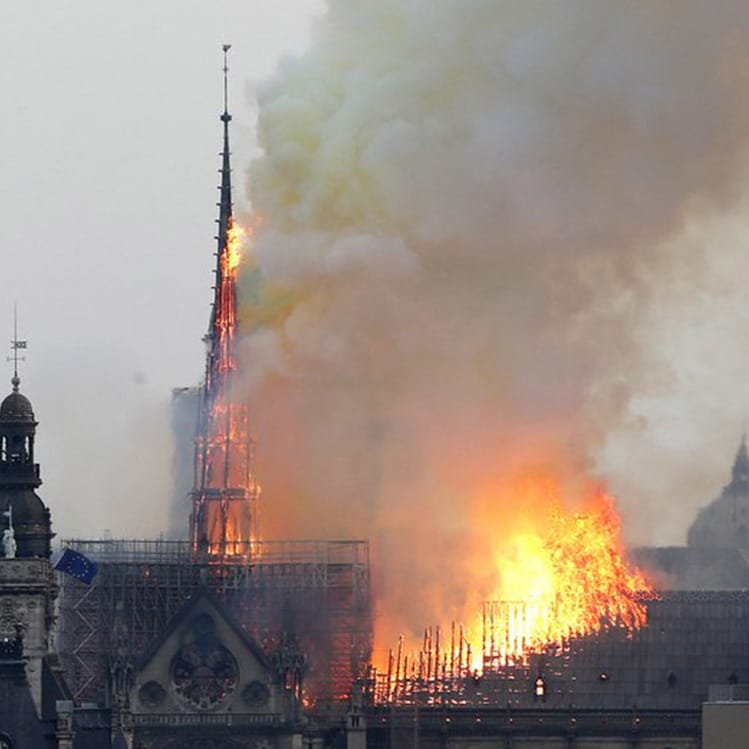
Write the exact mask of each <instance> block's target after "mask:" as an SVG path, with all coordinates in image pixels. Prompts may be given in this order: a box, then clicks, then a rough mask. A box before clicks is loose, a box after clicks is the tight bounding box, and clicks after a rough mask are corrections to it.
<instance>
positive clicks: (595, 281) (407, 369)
mask: <svg viewBox="0 0 749 749" xmlns="http://www.w3.org/2000/svg"><path fill="white" fill-rule="evenodd" d="M748 31H749V6H747V4H746V3H745V2H743V0H737V1H736V2H733V1H731V0H723V1H722V2H720V3H718V4H717V6H716V5H714V4H709V3H704V2H700V1H699V0H696V1H695V2H688V1H686V0H681V1H680V2H669V1H668V0H661V1H658V2H652V0H648V1H647V2H645V1H644V0H643V1H640V2H638V1H634V0H633V1H632V2H627V3H622V2H600V0H578V1H576V2H568V3H564V4H563V5H562V4H560V3H557V2H553V1H552V0H544V1H534V0H516V1H513V0H504V1H503V2H496V0H439V2H435V0H331V2H330V7H329V11H328V13H327V15H326V16H325V17H324V18H323V19H321V21H320V22H319V25H318V27H317V29H316V36H315V42H314V44H313V45H312V47H311V49H310V50H309V51H308V52H307V53H306V54H305V55H304V56H302V57H298V58H295V59H288V60H286V61H285V62H284V63H283V64H282V65H281V67H280V69H279V70H278V72H277V74H276V76H275V77H274V79H273V80H272V81H270V82H269V83H268V84H267V86H266V87H265V89H264V90H263V91H262V93H261V95H260V99H259V128H258V132H259V138H260V144H261V147H262V150H263V153H262V155H261V156H260V157H259V158H258V159H257V160H256V161H255V162H254V163H253V164H252V167H251V170H250V175H249V180H250V189H251V194H252V201H253V210H254V212H255V215H256V216H257V217H258V218H259V220H260V222H261V224H260V227H259V229H258V232H257V237H256V243H255V247H254V250H253V263H254V265H253V266H252V267H246V268H245V272H244V275H243V280H242V283H243V287H244V288H243V309H242V310H241V312H242V319H243V324H244V325H245V328H246V334H247V335H246V338H245V341H244V351H243V353H244V360H245V365H246V369H247V372H248V392H249V397H250V398H251V402H252V409H253V414H254V418H255V429H256V431H257V434H258V437H259V447H258V461H259V463H258V464H259V477H260V480H261V482H262V484H263V485H264V503H263V515H262V518H261V527H262V531H263V534H264V535H265V536H279V535H284V536H289V535H295V536H308V537H316V536H325V537H333V536H338V537H368V538H370V539H371V541H372V545H373V553H374V555H375V561H376V564H377V569H378V578H377V585H378V592H379V593H380V597H379V599H378V601H379V603H378V606H380V612H379V613H380V615H381V618H380V621H381V622H384V623H386V624H384V625H382V626H381V627H380V629H379V630H378V637H380V638H381V641H380V642H381V644H383V645H384V644H388V642H389V641H391V639H392V638H393V637H394V634H395V632H397V631H413V630H416V629H417V628H418V627H419V626H423V625H424V624H427V623H430V622H433V621H444V620H445V618H446V616H449V615H456V616H460V615H461V611H462V607H464V606H465V605H467V604H472V603H473V602H474V599H475V600H478V598H480V597H481V595H482V594H486V593H487V592H488V591H489V586H490V585H491V584H492V583H491V581H490V578H491V574H489V573H491V572H492V570H491V566H492V553H491V550H492V549H493V548H494V547H496V546H498V545H501V543H502V539H503V537H505V536H506V533H507V531H508V530H509V529H510V528H512V527H513V522H514V521H513V517H514V511H515V506H514V503H513V499H512V496H513V494H512V491H511V489H512V487H513V486H515V485H516V483H517V482H518V481H521V482H522V480H523V477H524V476H527V475H530V474H533V475H544V476H547V475H548V476H553V477H554V480H555V481H556V482H557V483H559V484H560V485H562V486H563V487H564V490H565V492H569V493H570V494H571V495H572V494H574V492H573V491H572V489H574V487H575V485H576V484H586V483H587V482H588V481H589V480H590V477H591V476H592V475H593V474H594V473H595V460H596V456H597V455H598V454H599V452H600V450H601V449H602V447H603V445H604V444H605V439H606V435H607V433H608V431H609V430H610V429H611V428H612V427H613V426H614V425H616V424H619V423H621V421H622V419H625V418H626V417H627V408H628V404H629V403H630V401H631V399H632V397H633V395H635V394H638V393H642V392H645V391H646V390H647V388H648V387H649V384H650V381H651V379H652V378H654V377H657V372H656V371H655V369H654V366H655V362H654V361H653V359H652V357H649V356H647V355H646V354H647V352H644V351H643V347H642V345H641V343H640V342H641V341H642V340H643V339H644V336H645V333H646V331H647V329H648V325H649V324H650V322H651V320H652V317H651V316H652V314H653V313H652V310H653V302H654V292H655V291H656V290H659V289H663V288H664V286H666V285H668V284H671V283H672V282H674V280H675V277H676V275H677V272H676V270H675V269H676V268H677V267H678V268H679V271H678V273H679V274H683V273H696V272H699V268H700V263H701V258H700V257H699V256H697V255H695V254H694V253H692V254H691V255H689V257H688V259H687V261H684V260H683V257H682V255H683V254H686V253H690V252H691V249H688V248H682V247H680V246H679V243H678V242H674V241H672V240H673V238H674V237H675V236H678V235H679V234H680V233H681V232H682V230H683V229H684V227H685V226H686V225H687V224H688V223H690V222H693V221H699V220H700V218H701V217H704V216H709V215H711V214H715V213H716V212H719V211H722V210H724V209H726V208H727V207H729V206H731V205H733V204H734V202H735V201H736V199H737V197H738V196H739V192H740V188H741V182H742V178H743V176H744V170H743V168H742V167H743V163H742V156H743V153H744V148H745V145H746V139H747V135H749V127H748V125H749V123H748V122H747V114H748V113H749V109H748V108H747V104H748V103H749V102H748V100H747V93H748V92H749V86H748V85H747V80H746V74H745V71H746V70H747V69H748V68H747V63H748V62H749V60H748V53H749V41H748V38H747V32H748ZM676 280H678V283H679V284H684V283H685V280H684V277H683V276H679V278H678V279H676ZM645 364H647V366H645ZM539 512H540V513H541V520H542V513H543V510H542V509H541V510H539ZM479 571H480V572H479Z"/></svg>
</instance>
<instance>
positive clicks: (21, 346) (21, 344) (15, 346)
mask: <svg viewBox="0 0 749 749" xmlns="http://www.w3.org/2000/svg"><path fill="white" fill-rule="evenodd" d="M27 345H28V344H27V341H22V340H20V339H19V338H18V305H17V304H13V340H12V341H11V342H10V348H11V351H12V352H13V355H12V356H9V357H8V359H7V360H8V361H12V362H13V377H12V378H11V381H10V383H11V385H13V392H14V393H17V392H18V386H19V385H20V384H21V378H20V377H19V376H18V362H19V361H24V357H23V356H18V352H19V351H25V350H26V348H27Z"/></svg>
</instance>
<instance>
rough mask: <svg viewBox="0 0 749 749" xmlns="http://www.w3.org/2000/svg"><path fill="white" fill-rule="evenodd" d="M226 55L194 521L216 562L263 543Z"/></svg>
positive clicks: (196, 548) (203, 551)
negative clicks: (247, 385)
mask: <svg viewBox="0 0 749 749" xmlns="http://www.w3.org/2000/svg"><path fill="white" fill-rule="evenodd" d="M230 46H231V45H228V44H225V45H224V47H223V50H224V69H223V70H224V111H223V113H222V114H221V122H222V123H223V151H222V154H221V170H220V173H221V186H220V191H221V194H220V202H219V217H218V235H217V237H216V238H217V241H218V248H217V252H216V270H215V277H216V282H215V286H214V289H215V294H214V299H213V307H212V311H211V318H210V324H209V328H208V332H207V334H206V336H205V341H206V344H207V356H206V370H205V382H204V383H203V387H202V392H201V397H200V406H199V409H200V411H199V415H198V430H197V436H196V439H195V476H194V483H193V492H192V501H193V506H192V513H191V516H190V539H191V542H192V547H193V554H194V555H195V556H196V557H198V556H199V557H204V558H207V559H208V560H209V561H210V560H215V561H222V560H225V559H237V558H239V559H248V558H249V557H250V556H252V554H253V548H254V544H255V542H256V541H257V505H258V498H259V495H260V487H259V486H258V484H257V483H256V482H255V478H254V473H253V466H252V458H253V454H252V453H253V449H252V440H251V438H250V430H249V413H248V408H247V404H246V403H244V402H242V401H241V399H240V398H239V397H238V394H237V391H236V380H237V368H238V355H237V347H238V335H237V299H236V274H237V267H238V265H239V259H240V244H241V239H242V230H241V228H240V227H239V226H238V225H237V224H235V223H234V218H233V215H232V199H231V166H230V156H229V122H231V115H230V114H229V109H228V77H227V76H228V66H227V61H226V53H227V52H228V50H229V48H230Z"/></svg>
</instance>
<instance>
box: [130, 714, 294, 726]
mask: <svg viewBox="0 0 749 749" xmlns="http://www.w3.org/2000/svg"><path fill="white" fill-rule="evenodd" d="M133 723H134V724H135V725H136V726H140V727H144V728H159V727H164V728H177V727H181V726H200V727H202V728H205V727H210V726H221V727H222V728H226V727H229V726H278V725H280V724H281V716H280V715H279V714H278V713H208V714H201V713H141V714H136V715H133Z"/></svg>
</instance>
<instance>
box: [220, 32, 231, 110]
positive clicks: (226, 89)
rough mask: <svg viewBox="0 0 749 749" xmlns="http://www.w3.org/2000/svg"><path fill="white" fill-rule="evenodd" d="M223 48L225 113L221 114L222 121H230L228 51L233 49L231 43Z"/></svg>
mask: <svg viewBox="0 0 749 749" xmlns="http://www.w3.org/2000/svg"><path fill="white" fill-rule="evenodd" d="M222 49H223V50H224V113H223V114H222V115H221V121H222V122H229V121H230V120H231V115H230V114H229V60H228V58H227V52H228V51H229V50H230V49H231V44H224V45H223V47H222Z"/></svg>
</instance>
